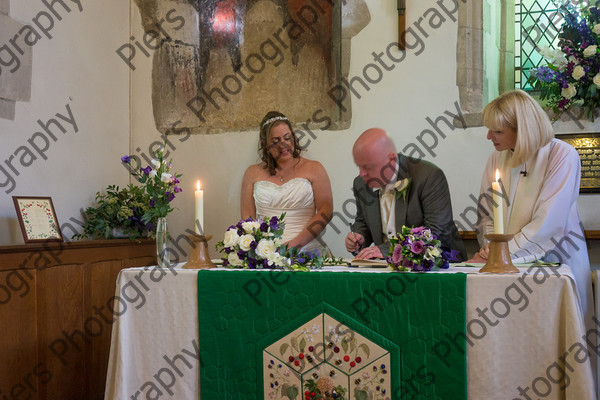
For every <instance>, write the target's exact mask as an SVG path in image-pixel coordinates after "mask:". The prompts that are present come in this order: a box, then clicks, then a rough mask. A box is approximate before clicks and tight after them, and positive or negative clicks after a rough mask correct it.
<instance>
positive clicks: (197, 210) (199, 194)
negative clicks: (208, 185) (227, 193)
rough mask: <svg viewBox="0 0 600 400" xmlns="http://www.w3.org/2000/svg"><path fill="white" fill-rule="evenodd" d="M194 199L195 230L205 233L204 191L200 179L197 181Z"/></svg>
mask: <svg viewBox="0 0 600 400" xmlns="http://www.w3.org/2000/svg"><path fill="white" fill-rule="evenodd" d="M194 200H195V201H194V205H195V207H194V232H195V233H196V234H198V235H204V191H203V190H200V180H198V181H197V182H196V191H195V192H194Z"/></svg>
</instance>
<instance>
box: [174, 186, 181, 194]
mask: <svg viewBox="0 0 600 400" xmlns="http://www.w3.org/2000/svg"><path fill="white" fill-rule="evenodd" d="M173 191H174V192H175V193H181V192H183V189H182V188H180V187H177V186H175V187H174V188H173Z"/></svg>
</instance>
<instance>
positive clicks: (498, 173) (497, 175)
mask: <svg viewBox="0 0 600 400" xmlns="http://www.w3.org/2000/svg"><path fill="white" fill-rule="evenodd" d="M499 180H500V171H498V170H496V182H498V181H499Z"/></svg>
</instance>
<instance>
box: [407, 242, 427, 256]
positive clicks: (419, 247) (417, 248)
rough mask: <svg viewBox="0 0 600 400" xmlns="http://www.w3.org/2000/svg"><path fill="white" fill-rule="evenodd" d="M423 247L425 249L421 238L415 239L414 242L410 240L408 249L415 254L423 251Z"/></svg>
mask: <svg viewBox="0 0 600 400" xmlns="http://www.w3.org/2000/svg"><path fill="white" fill-rule="evenodd" d="M424 249H425V244H424V243H423V242H422V241H421V240H415V241H414V242H412V243H411V244H410V251H412V252H413V253H415V254H421V253H423V250H424Z"/></svg>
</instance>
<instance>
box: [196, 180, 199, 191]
mask: <svg viewBox="0 0 600 400" xmlns="http://www.w3.org/2000/svg"><path fill="white" fill-rule="evenodd" d="M196 190H200V179H198V180H197V181H196Z"/></svg>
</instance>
